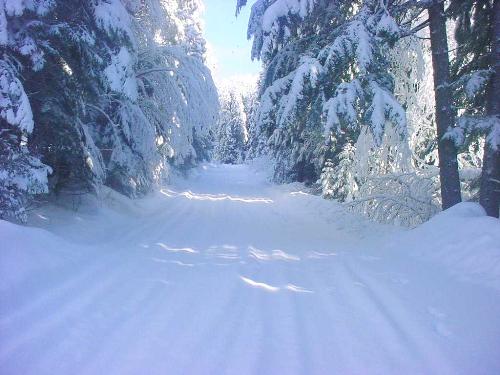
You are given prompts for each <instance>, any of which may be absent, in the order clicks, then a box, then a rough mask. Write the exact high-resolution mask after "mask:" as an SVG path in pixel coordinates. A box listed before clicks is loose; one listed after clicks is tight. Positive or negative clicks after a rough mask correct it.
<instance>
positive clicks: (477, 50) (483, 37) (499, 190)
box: [448, 0, 500, 217]
mask: <svg viewBox="0 0 500 375" xmlns="http://www.w3.org/2000/svg"><path fill="white" fill-rule="evenodd" d="M499 7H500V4H499V2H498V1H494V0H467V1H451V2H450V6H449V8H448V14H449V15H450V16H451V18H453V19H454V20H455V23H456V28H455V40H456V43H457V49H456V52H455V58H454V60H453V63H452V79H453V82H454V84H453V89H454V99H455V106H456V107H457V108H458V109H459V110H460V112H461V117H460V119H459V126H460V127H459V128H458V129H455V131H453V132H449V136H450V138H451V139H453V140H454V141H455V142H456V143H457V145H458V146H461V147H464V145H467V144H468V143H470V142H472V141H474V140H475V139H477V137H478V136H482V137H484V138H485V144H484V157H483V173H482V178H481V191H480V202H481V204H482V205H483V207H484V208H485V210H486V211H487V213H488V215H490V216H495V217H498V211H499V202H500V185H499V181H500V151H499V150H500V148H499V147H500V137H499V134H500V120H499V117H500V108H499V105H498V96H499V95H500V78H499V77H500V71H499V69H500V68H499V62H498V61H499V59H500V43H499V38H500V37H499V35H500V16H499V12H500V9H499Z"/></svg>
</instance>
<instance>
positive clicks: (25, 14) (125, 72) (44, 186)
mask: <svg viewBox="0 0 500 375" xmlns="http://www.w3.org/2000/svg"><path fill="white" fill-rule="evenodd" d="M200 7H201V3H200V2H199V1H198V0H189V1H184V0H172V1H162V0H146V1H141V0H0V47H1V50H0V53H1V55H0V95H1V96H0V121H1V126H0V143H1V151H0V159H1V160H0V216H1V217H13V218H16V219H20V220H24V219H25V218H26V211H25V209H26V207H27V204H28V201H29V200H30V198H32V197H33V196H34V195H36V194H39V193H47V192H49V191H50V192H53V193H55V194H60V193H65V192H71V193H72V194H74V193H84V192H93V193H98V192H99V189H100V187H101V186H103V185H108V186H110V187H112V188H114V189H116V190H118V191H120V192H122V193H125V194H127V195H129V196H139V195H142V194H144V193H146V192H147V191H149V190H151V189H152V188H153V187H154V186H155V185H157V184H158V183H159V182H160V181H161V180H162V178H164V177H166V176H167V175H168V170H169V168H170V167H171V166H174V167H178V168H185V167H190V166H193V165H195V164H196V163H197V162H198V161H199V160H202V159H203V158H206V157H207V156H208V155H207V153H206V152H205V144H206V142H207V140H208V135H209V129H210V127H211V125H212V123H213V122H214V121H215V120H216V118H217V113H218V98H217V92H216V89H215V86H214V84H213V81H212V78H211V75H210V72H209V70H208V69H207V68H206V67H205V62H204V54H205V42H204V40H203V38H202V31H201V26H200V19H199V16H200Z"/></svg>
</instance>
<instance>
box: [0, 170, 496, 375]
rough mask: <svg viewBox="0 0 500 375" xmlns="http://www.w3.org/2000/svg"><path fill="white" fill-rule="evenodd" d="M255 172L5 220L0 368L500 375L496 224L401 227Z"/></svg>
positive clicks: (464, 221)
mask: <svg viewBox="0 0 500 375" xmlns="http://www.w3.org/2000/svg"><path fill="white" fill-rule="evenodd" d="M301 189H302V188H301V186H300V185H298V184H294V185H289V186H283V187H276V186H272V185H269V184H267V183H266V182H265V179H264V177H263V175H261V174H259V173H256V172H254V171H253V170H252V169H250V168H249V167H247V166H215V165H206V166H204V167H203V168H200V169H199V170H198V171H197V172H196V173H195V174H194V175H193V176H191V178H189V179H188V180H186V181H178V182H176V183H175V184H173V185H172V186H170V187H168V188H164V189H163V190H162V191H161V193H158V194H157V195H155V196H152V197H149V198H147V199H144V200H141V201H138V202H130V201H127V200H125V199H120V198H119V197H117V196H112V197H111V198H113V199H112V200H111V202H112V204H108V205H106V206H105V207H101V208H100V209H98V210H83V211H82V210H81V211H79V212H76V213H75V212H69V211H64V210H61V209H57V208H54V207H52V208H46V209H44V211H43V212H42V211H41V212H38V213H36V215H34V219H33V220H32V222H33V224H35V225H36V226H38V227H40V228H43V229H39V228H27V227H19V226H16V225H13V224H9V223H6V222H3V221H0V236H1V239H2V242H1V244H0V247H1V251H0V272H1V275H2V276H1V280H0V374H2V375H3V374H37V375H42V374H51V375H54V374H217V375H219V374H238V375H240V374H258V375H261V374H498V373H500V357H499V356H498V351H499V348H500V323H499V321H498V316H500V266H499V259H500V224H499V222H498V220H494V219H490V218H487V217H485V216H484V214H483V212H482V211H481V209H480V208H478V207H477V206H475V205H473V204H462V205H460V206H458V207H456V208H455V209H453V210H450V211H448V212H446V213H443V214H440V215H438V216H437V217H435V218H434V219H433V220H432V221H430V222H429V223H427V224H425V225H423V226H421V227H419V228H417V229H415V230H413V231H405V230H401V229H397V228H394V227H388V226H380V225H375V224H373V223H369V222H366V221H364V220H363V219H360V218H359V217H356V216H353V215H351V214H348V213H346V212H345V211H343V209H342V208H341V207H340V206H337V205H335V204H333V203H331V202H328V201H325V200H322V199H321V198H319V197H314V196H311V195H308V194H307V193H305V192H304V191H302V190H301Z"/></svg>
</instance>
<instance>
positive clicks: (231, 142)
mask: <svg viewBox="0 0 500 375" xmlns="http://www.w3.org/2000/svg"><path fill="white" fill-rule="evenodd" d="M220 101H221V112H220V116H219V122H218V126H217V129H216V131H215V138H216V139H215V150H214V159H215V160H217V161H220V162H221V163H225V164H237V163H241V162H242V161H243V157H244V151H245V141H246V133H247V130H246V114H245V109H244V105H243V97H242V95H241V94H240V93H237V92H236V91H235V90H231V89H229V90H223V91H222V93H221V95H220Z"/></svg>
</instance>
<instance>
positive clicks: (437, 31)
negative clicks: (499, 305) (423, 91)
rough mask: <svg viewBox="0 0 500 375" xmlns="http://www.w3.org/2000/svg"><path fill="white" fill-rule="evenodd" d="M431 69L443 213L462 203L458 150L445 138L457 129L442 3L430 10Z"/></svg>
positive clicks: (437, 3) (436, 4)
mask: <svg viewBox="0 0 500 375" xmlns="http://www.w3.org/2000/svg"><path fill="white" fill-rule="evenodd" d="M429 29H430V34H431V50H432V66H433V68H434V90H435V93H436V126H437V136H438V154H439V175H440V179H441V198H442V200H443V210H445V209H447V208H450V207H451V206H453V205H455V204H457V203H460V202H461V201H462V197H461V192H460V179H459V176H458V162H457V148H456V146H455V144H454V143H453V141H452V140H450V139H444V135H445V134H446V132H447V130H448V129H449V128H451V127H453V126H455V115H454V111H453V106H452V96H451V89H450V86H449V81H450V61H449V57H448V40H447V36H446V17H445V14H444V5H443V2H442V1H439V2H436V3H435V4H433V5H432V6H430V7H429Z"/></svg>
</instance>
